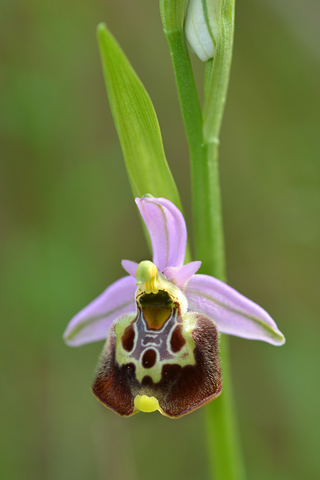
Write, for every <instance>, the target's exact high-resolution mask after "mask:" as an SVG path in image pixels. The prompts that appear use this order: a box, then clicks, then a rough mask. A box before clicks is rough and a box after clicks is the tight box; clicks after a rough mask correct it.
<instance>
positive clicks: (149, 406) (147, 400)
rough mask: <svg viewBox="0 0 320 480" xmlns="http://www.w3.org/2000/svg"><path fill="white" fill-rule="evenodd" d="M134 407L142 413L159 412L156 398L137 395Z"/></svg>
mask: <svg viewBox="0 0 320 480" xmlns="http://www.w3.org/2000/svg"><path fill="white" fill-rule="evenodd" d="M134 406H135V408H136V409H137V410H140V412H146V413H150V412H155V411H156V410H159V402H158V400H157V399H156V397H148V396H147V395H137V396H136V397H135V399H134Z"/></svg>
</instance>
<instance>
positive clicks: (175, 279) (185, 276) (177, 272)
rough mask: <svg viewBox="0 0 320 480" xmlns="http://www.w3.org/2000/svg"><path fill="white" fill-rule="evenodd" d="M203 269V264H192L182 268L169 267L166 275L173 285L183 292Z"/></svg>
mask: <svg viewBox="0 0 320 480" xmlns="http://www.w3.org/2000/svg"><path fill="white" fill-rule="evenodd" d="M200 267H201V262H199V261H196V262H190V263H187V264H186V265H183V266H182V267H167V268H165V269H164V272H163V273H164V274H165V276H166V277H167V278H168V280H169V281H170V282H171V283H174V284H175V285H177V287H179V288H181V290H183V289H184V288H185V286H186V284H187V282H188V281H189V280H190V278H191V277H192V275H194V274H195V273H196V272H197V271H198V270H199V268H200Z"/></svg>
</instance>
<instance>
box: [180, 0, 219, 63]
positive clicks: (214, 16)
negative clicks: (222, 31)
mask: <svg viewBox="0 0 320 480" xmlns="http://www.w3.org/2000/svg"><path fill="white" fill-rule="evenodd" d="M220 3H221V0H190V1H189V6H188V10H187V15H186V23H185V33H186V37H187V40H188V43H189V45H190V47H191V48H192V50H193V51H194V52H195V53H196V54H197V55H198V57H199V58H200V60H202V61H203V62H206V61H207V60H209V59H210V58H213V56H214V52H215V46H216V39H217V36H218V29H219V18H220Z"/></svg>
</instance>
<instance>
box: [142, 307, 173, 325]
mask: <svg viewBox="0 0 320 480" xmlns="http://www.w3.org/2000/svg"><path fill="white" fill-rule="evenodd" d="M142 311H143V317H144V319H145V321H146V322H147V325H148V328H149V329H150V330H161V328H162V327H163V325H164V324H165V322H166V321H167V320H168V318H170V314H171V311H172V309H171V307H163V306H154V305H152V306H145V307H142Z"/></svg>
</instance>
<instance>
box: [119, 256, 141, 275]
mask: <svg viewBox="0 0 320 480" xmlns="http://www.w3.org/2000/svg"><path fill="white" fill-rule="evenodd" d="M121 265H122V267H123V268H124V269H125V271H126V272H127V273H129V275H131V277H133V278H136V271H137V268H138V266H139V264H138V263H137V262H132V261H131V260H122V261H121Z"/></svg>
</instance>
